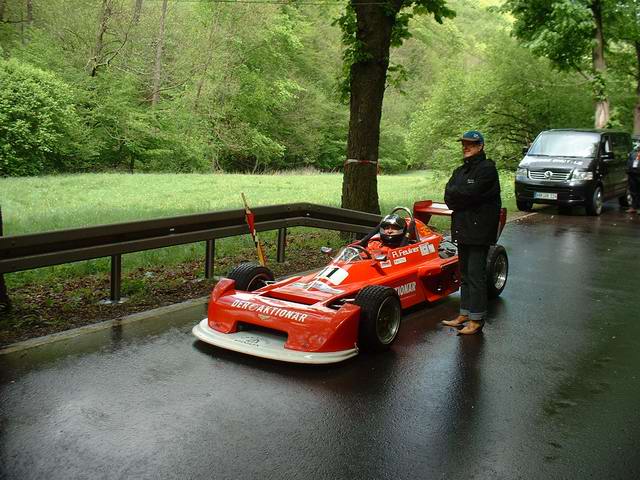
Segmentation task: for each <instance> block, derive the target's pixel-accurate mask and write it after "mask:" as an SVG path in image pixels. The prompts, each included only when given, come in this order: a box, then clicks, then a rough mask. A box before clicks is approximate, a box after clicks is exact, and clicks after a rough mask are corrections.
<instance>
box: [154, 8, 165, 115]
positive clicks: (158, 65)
mask: <svg viewBox="0 0 640 480" xmlns="http://www.w3.org/2000/svg"><path fill="white" fill-rule="evenodd" d="M167 3H168V0H163V1H162V14H161V15H160V30H159V31H158V40H157V41H156V60H155V64H154V66H153V90H152V92H151V105H153V106H155V105H157V104H158V101H160V84H161V83H162V50H163V49H164V21H165V19H166V17H167Z"/></svg>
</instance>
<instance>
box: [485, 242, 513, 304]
mask: <svg viewBox="0 0 640 480" xmlns="http://www.w3.org/2000/svg"><path fill="white" fill-rule="evenodd" d="M508 277H509V257H507V251H506V250H505V249H504V247H503V246H502V245H491V247H489V254H488V255H487V293H488V295H489V298H497V297H499V296H500V294H501V293H502V291H503V290H504V287H506V286H507V278H508Z"/></svg>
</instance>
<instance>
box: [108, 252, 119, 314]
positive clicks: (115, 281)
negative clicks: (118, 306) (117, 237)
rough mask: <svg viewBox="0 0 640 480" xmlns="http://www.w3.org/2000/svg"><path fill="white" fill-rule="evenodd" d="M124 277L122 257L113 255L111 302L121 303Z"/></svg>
mask: <svg viewBox="0 0 640 480" xmlns="http://www.w3.org/2000/svg"><path fill="white" fill-rule="evenodd" d="M121 276H122V255H111V298H110V299H109V300H111V302H112V303H119V302H120V286H121Z"/></svg>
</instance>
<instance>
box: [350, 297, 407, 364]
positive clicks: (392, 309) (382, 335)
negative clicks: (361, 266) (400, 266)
mask: <svg viewBox="0 0 640 480" xmlns="http://www.w3.org/2000/svg"><path fill="white" fill-rule="evenodd" d="M355 303H356V305H358V306H359V307H360V328H359V331H358V344H359V346H360V348H362V349H363V350H365V351H375V352H379V351H383V350H387V349H388V348H389V347H390V346H391V344H392V343H393V342H394V340H395V339H396V336H397V335H398V330H399V329H400V320H401V317H402V308H401V306H400V298H398V294H397V292H396V291H395V290H394V289H393V288H390V287H383V286H381V285H371V286H368V287H365V288H363V289H362V290H360V292H359V293H358V295H357V296H356V300H355Z"/></svg>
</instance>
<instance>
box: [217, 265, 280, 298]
mask: <svg viewBox="0 0 640 480" xmlns="http://www.w3.org/2000/svg"><path fill="white" fill-rule="evenodd" d="M227 278H230V279H231V280H235V281H236V290H244V291H247V292H253V291H254V290H257V289H259V288H262V287H264V286H265V285H266V282H267V281H273V279H274V276H273V272H271V270H269V269H268V268H267V267H263V266H262V265H258V264H256V263H241V264H240V265H238V266H237V267H235V268H233V269H232V270H231V271H230V272H229V274H228V275H227Z"/></svg>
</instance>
